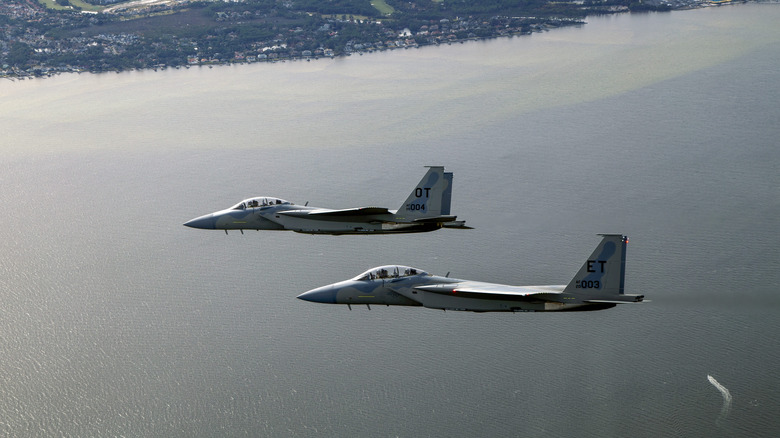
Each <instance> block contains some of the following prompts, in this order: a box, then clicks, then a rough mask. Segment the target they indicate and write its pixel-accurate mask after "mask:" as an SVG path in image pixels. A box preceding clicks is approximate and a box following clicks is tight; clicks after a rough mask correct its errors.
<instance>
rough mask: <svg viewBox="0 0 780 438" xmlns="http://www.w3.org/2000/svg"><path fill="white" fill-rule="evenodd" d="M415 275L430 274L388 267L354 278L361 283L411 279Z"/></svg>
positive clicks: (405, 268)
mask: <svg viewBox="0 0 780 438" xmlns="http://www.w3.org/2000/svg"><path fill="white" fill-rule="evenodd" d="M413 275H429V274H428V273H427V272H425V271H423V270H421V269H417V268H412V267H409V266H401V265H387V266H379V267H376V268H372V269H369V270H368V271H366V272H364V273H362V274H360V275H358V276H357V277H355V278H353V280H356V281H361V280H375V279H378V278H401V277H411V276H413Z"/></svg>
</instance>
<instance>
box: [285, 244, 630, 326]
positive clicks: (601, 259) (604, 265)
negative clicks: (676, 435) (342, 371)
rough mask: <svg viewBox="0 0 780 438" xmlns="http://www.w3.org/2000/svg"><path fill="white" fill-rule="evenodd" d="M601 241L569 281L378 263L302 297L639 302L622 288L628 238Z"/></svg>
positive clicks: (505, 305) (545, 305)
mask: <svg viewBox="0 0 780 438" xmlns="http://www.w3.org/2000/svg"><path fill="white" fill-rule="evenodd" d="M601 236H603V238H602V240H601V243H599V246H598V247H596V250H595V251H593V254H591V256H590V257H589V258H588V259H587V260H586V261H585V263H583V265H582V267H581V268H580V270H579V271H578V272H577V275H575V276H574V278H572V280H571V281H570V282H569V284H568V285H566V286H564V285H560V286H507V285H504V284H495V283H482V282H477V281H467V280H458V279H455V278H449V277H440V276H436V275H431V274H429V273H427V272H425V271H422V270H419V269H416V268H412V267H408V266H380V267H378V268H374V269H371V270H368V271H366V272H364V273H362V274H360V275H358V276H357V277H355V278H353V279H351V280H346V281H342V282H339V283H334V284H330V285H327V286H323V287H319V288H317V289H312V290H310V291H308V292H306V293H303V294H301V295H299V296H298V298H300V299H302V300H306V301H312V302H315V303H331V304H346V305H348V306H349V308H350V310H351V309H352V305H353V304H365V305H366V306H368V308H369V309H370V308H371V307H370V305H371V304H385V305H388V306H390V305H396V306H424V307H428V308H431V309H444V310H466V311H472V312H549V311H584V310H601V309H608V308H610V307H615V306H616V305H617V304H623V303H636V302H640V301H642V300H644V295H628V294H624V293H623V285H624V279H625V264H626V244H627V243H628V238H627V237H625V236H623V235H620V234H602V235H601Z"/></svg>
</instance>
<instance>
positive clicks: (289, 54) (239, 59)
mask: <svg viewBox="0 0 780 438" xmlns="http://www.w3.org/2000/svg"><path fill="white" fill-rule="evenodd" d="M747 3H768V4H778V3H780V0H770V1H756V0H740V1H733V0H693V1H685V0H683V1H678V2H675V3H673V4H672V3H670V2H668V1H665V0H664V1H660V0H659V1H655V2H654V5H653V7H656V8H657V7H664V8H666V9H662V10H657V9H651V10H647V11H639V12H637V11H632V10H630V9H629V8H628V7H627V6H610V7H605V8H602V9H598V10H596V11H595V12H593V13H590V14H586V15H585V16H584V17H583V18H581V19H580V18H545V19H538V18H534V17H496V18H499V19H502V20H506V22H507V23H508V24H506V26H505V27H503V28H501V29H497V30H494V31H493V32H491V33H490V34H489V35H482V36H478V35H475V34H474V33H469V34H468V35H466V36H462V35H459V34H458V33H455V32H452V33H449V34H447V35H445V34H443V33H441V34H440V35H437V36H436V37H431V38H425V39H422V40H421V39H420V38H413V37H412V35H411V33H410V32H409V30H408V29H404V31H403V32H401V33H400V34H398V37H397V38H395V39H388V40H387V41H384V42H381V43H374V42H367V41H350V42H348V43H347V44H346V46H345V47H343V50H339V51H335V50H327V49H325V50H321V49H318V50H313V51H312V50H286V49H287V47H286V46H285V47H284V49H285V50H278V48H276V47H275V48H274V49H275V50H270V51H269V53H267V54H266V53H264V52H263V53H260V54H254V55H245V54H239V53H238V52H237V53H236V54H235V56H234V57H229V58H219V57H200V56H189V57H188V59H187V62H186V63H184V64H175V65H174V64H168V63H164V62H162V63H159V64H154V65H148V66H142V67H130V68H116V67H111V66H105V67H106V68H85V67H82V66H72V65H64V66H58V67H50V66H40V65H36V66H33V67H30V68H26V69H23V68H7V67H8V66H6V65H4V66H2V67H3V70H0V79H8V80H10V81H16V80H26V79H38V78H46V77H51V76H55V75H59V74H63V73H78V74H81V73H111V72H114V73H121V72H125V71H148V70H153V71H157V70H165V69H181V68H187V69H188V68H191V67H204V66H207V67H209V68H213V67H214V66H226V65H236V64H251V63H257V62H270V63H276V62H287V61H306V62H310V61H312V60H319V59H323V58H324V59H334V58H345V57H349V56H352V55H363V54H367V53H373V52H379V51H393V50H399V49H404V50H406V49H410V48H411V49H414V48H419V47H426V46H439V45H452V44H457V43H460V44H464V43H466V42H471V41H481V40H490V39H496V38H507V37H509V38H511V37H516V36H527V35H531V34H533V33H540V32H549V31H554V30H556V29H558V28H561V27H570V26H578V27H581V26H584V25H586V24H587V18H588V17H591V16H596V15H613V14H623V13H649V12H674V11H684V10H691V9H701V8H709V7H721V6H732V5H739V4H747ZM443 21H444V20H443ZM461 34H462V33H461ZM92 44H94V43H92ZM114 50H115V49H114Z"/></svg>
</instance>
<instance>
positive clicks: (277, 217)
mask: <svg viewBox="0 0 780 438" xmlns="http://www.w3.org/2000/svg"><path fill="white" fill-rule="evenodd" d="M331 211H333V210H328V209H324V208H319V207H310V206H300V205H295V204H293V203H291V202H288V201H284V200H282V199H279V198H273V197H258V198H252V199H249V200H245V201H242V202H240V203H238V204H236V205H235V206H233V207H231V208H228V209H225V210H221V211H217V212H214V213H210V214H207V215H203V216H200V217H197V218H195V219H192V220H190V221H188V222H185V223H184V225H186V226H188V227H191V228H201V229H208V230H258V231H259V230H290V231H295V232H298V233H307V234H389V233H415V232H426V231H433V230H436V229H439V228H441V227H442V224H441V223H439V222H414V221H409V220H408V219H406V218H405V217H403V216H400V215H398V214H396V212H394V211H390V212H388V213H383V214H369V215H366V214H362V215H357V214H355V215H349V214H339V215H328V214H327V213H328V212H331ZM385 211H387V210H385ZM312 213H314V214H312ZM323 213H324V214H323Z"/></svg>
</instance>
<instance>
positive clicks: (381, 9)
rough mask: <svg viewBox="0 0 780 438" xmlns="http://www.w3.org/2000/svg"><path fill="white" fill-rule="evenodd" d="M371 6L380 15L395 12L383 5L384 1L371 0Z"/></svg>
mask: <svg viewBox="0 0 780 438" xmlns="http://www.w3.org/2000/svg"><path fill="white" fill-rule="evenodd" d="M371 6H373V7H375V8H376V10H377V11H379V13H380V14H382V15H390V14H392V13H393V12H395V9H394V8H393V7H392V6H390V5H388V4H387V3H385V0H372V1H371Z"/></svg>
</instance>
